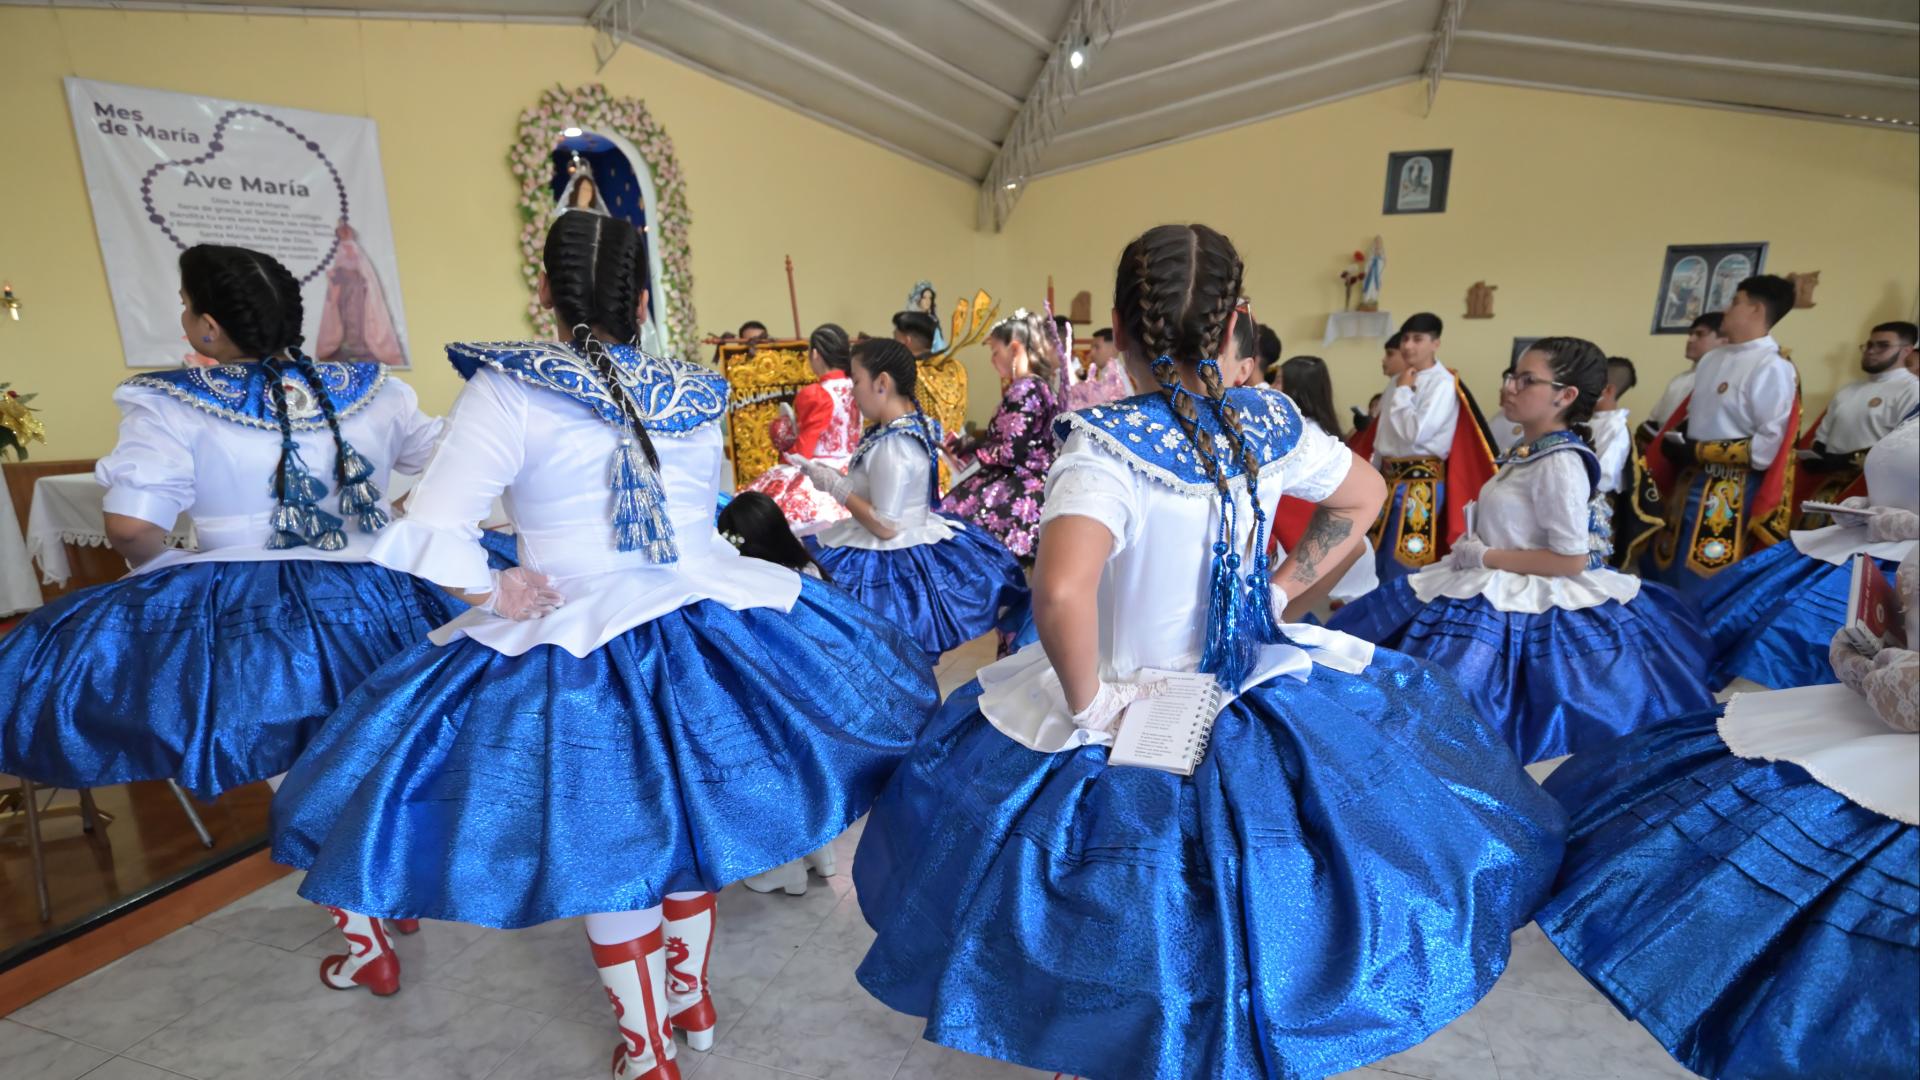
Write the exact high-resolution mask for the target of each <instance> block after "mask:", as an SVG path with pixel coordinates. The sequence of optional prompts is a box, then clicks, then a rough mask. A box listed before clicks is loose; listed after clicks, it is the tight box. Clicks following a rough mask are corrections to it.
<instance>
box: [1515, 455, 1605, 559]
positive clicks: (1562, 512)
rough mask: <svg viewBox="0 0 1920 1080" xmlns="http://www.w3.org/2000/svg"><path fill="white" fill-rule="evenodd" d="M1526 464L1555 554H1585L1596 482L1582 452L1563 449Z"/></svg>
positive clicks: (1541, 522) (1536, 510) (1546, 541)
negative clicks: (1589, 516) (1581, 456)
mask: <svg viewBox="0 0 1920 1080" xmlns="http://www.w3.org/2000/svg"><path fill="white" fill-rule="evenodd" d="M1526 468H1527V470H1528V472H1529V474H1530V475H1529V476H1528V480H1529V484H1530V486H1531V488H1532V492H1531V494H1532V496H1533V509H1534V513H1535V514H1536V515H1537V519H1536V520H1537V522H1538V525H1539V529H1540V533H1541V535H1542V537H1543V542H1544V544H1545V546H1546V548H1547V550H1548V551H1551V552H1553V553H1554V554H1555V555H1586V554H1587V553H1588V551H1589V550H1590V549H1589V545H1590V543H1591V537H1590V535H1589V530H1588V528H1587V518H1588V515H1589V514H1590V513H1592V509H1591V506H1590V502H1591V500H1592V498H1593V485H1592V483H1591V482H1589V481H1588V479H1587V467H1586V465H1584V464H1583V463H1582V462H1581V460H1580V456H1579V455H1578V454H1576V453H1574V452H1572V451H1561V452H1560V453H1557V454H1548V455H1546V456H1545V457H1544V458H1542V459H1541V460H1540V461H1537V462H1534V463H1533V464H1532V465H1530V466H1526Z"/></svg>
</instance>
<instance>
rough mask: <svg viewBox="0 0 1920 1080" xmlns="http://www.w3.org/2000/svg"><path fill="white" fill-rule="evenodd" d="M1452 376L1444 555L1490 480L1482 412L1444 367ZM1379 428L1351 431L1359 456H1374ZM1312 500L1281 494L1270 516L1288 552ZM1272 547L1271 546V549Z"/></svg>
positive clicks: (1304, 523)
mask: <svg viewBox="0 0 1920 1080" xmlns="http://www.w3.org/2000/svg"><path fill="white" fill-rule="evenodd" d="M1448 370H1449V372H1450V373H1451V374H1452V375H1453V392H1454V393H1455V394H1456V395H1457V396H1458V397H1459V399H1460V416H1459V418H1458V419H1457V420H1456V421H1455V422H1454V425H1453V443H1452V444H1451V446H1450V447H1449V448H1448V451H1447V495H1446V498H1447V528H1446V532H1445V534H1444V535H1443V536H1441V538H1440V551H1439V554H1442V555H1444V554H1446V552H1447V549H1448V548H1450V547H1452V546H1453V542H1454V541H1455V540H1458V539H1460V537H1461V536H1463V535H1465V533H1466V531H1467V504H1468V503H1470V502H1472V501H1473V500H1475V499H1477V498H1479V497H1480V488H1481V486H1482V485H1484V484H1485V483H1486V482H1487V481H1488V480H1491V479H1493V474H1494V469H1495V466H1494V464H1493V457H1494V455H1493V447H1492V444H1490V443H1489V442H1488V440H1487V421H1486V417H1485V416H1483V415H1482V414H1481V412H1480V405H1479V403H1478V402H1476V401H1474V400H1473V395H1472V394H1470V393H1468V392H1467V388H1466V385H1465V384H1464V383H1462V382H1461V381H1460V374H1459V372H1455V371H1452V369H1448ZM1379 429H1380V418H1379V417H1374V419H1373V422H1372V423H1370V424H1368V425H1367V426H1366V427H1365V428H1363V429H1361V430H1359V431H1356V432H1354V433H1353V437H1352V438H1350V439H1348V440H1347V447H1348V449H1351V450H1352V451H1353V452H1354V453H1355V454H1358V455H1359V456H1360V458H1361V460H1371V459H1372V458H1373V436H1374V432H1376V431H1378V430H1379ZM1313 507H1314V504H1313V503H1310V502H1307V501H1305V500H1303V499H1296V498H1293V497H1291V496H1286V495H1283V496H1281V497H1280V506H1279V507H1278V508H1277V509H1276V510H1275V511H1274V514H1273V535H1274V536H1275V537H1276V538H1277V539H1278V541H1279V542H1280V543H1281V544H1284V545H1285V546H1286V549H1287V550H1288V551H1292V550H1293V548H1294V545H1295V544H1297V543H1299V541H1300V537H1301V536H1302V535H1303V534H1304V533H1305V532H1306V529H1307V521H1308V519H1310V518H1311V517H1313ZM1268 550H1272V548H1271V545H1269V549H1268Z"/></svg>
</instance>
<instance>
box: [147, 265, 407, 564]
mask: <svg viewBox="0 0 1920 1080" xmlns="http://www.w3.org/2000/svg"><path fill="white" fill-rule="evenodd" d="M180 291H181V292H183V293H185V294H186V297H187V303H188V304H189V305H190V306H191V307H192V308H193V310H194V311H195V312H196V313H197V314H201V315H207V316H210V317H212V318H213V320H214V321H215V322H217V323H219V324H220V329H221V331H222V332H223V333H225V334H226V335H227V338H228V339H229V340H231V341H232V342H233V344H234V347H235V348H238V349H239V350H240V351H241V352H242V353H245V354H246V355H247V356H250V357H254V358H256V359H258V360H259V361H260V362H261V364H262V366H263V367H264V368H265V369H266V372H267V379H266V389H267V394H268V398H269V400H270V401H271V403H272V407H273V415H274V418H275V421H276V422H277V424H278V426H279V428H280V462H279V464H278V465H276V466H275V467H274V471H273V486H272V491H273V492H274V494H275V495H276V496H278V498H279V501H280V503H281V506H280V510H279V511H277V512H276V514H275V519H276V520H275V523H274V536H273V538H272V539H271V540H270V541H269V545H270V546H273V547H276V548H286V547H298V546H300V545H302V544H306V545H310V546H313V547H316V548H319V549H321V550H325V551H337V550H339V549H340V548H342V547H344V546H346V537H345V535H344V534H343V533H341V531H340V521H339V519H338V518H335V517H333V515H331V514H328V513H326V512H325V511H322V510H320V509H318V508H317V507H316V506H315V505H314V504H315V503H317V502H318V501H319V499H320V497H321V496H322V495H323V494H324V491H323V489H321V487H320V486H319V484H318V483H317V482H315V481H314V480H313V478H312V477H311V476H310V475H308V474H307V472H306V469H305V466H304V464H303V463H302V462H301V461H300V452H299V445H298V444H297V443H296V442H295V440H294V437H293V416H292V411H291V410H290V409H289V408H288V406H287V388H286V383H285V376H286V373H287V372H288V371H289V370H293V371H298V372H299V373H300V378H301V379H302V380H303V381H305V382H306V384H307V388H308V389H309V390H310V391H312V393H313V398H314V403H315V404H316V405H317V406H318V407H319V409H320V415H321V416H322V417H323V418H324V419H325V420H326V424H327V430H328V432H329V433H331V434H332V436H333V449H334V457H333V462H334V464H333V471H334V480H335V483H336V486H337V487H338V489H339V491H340V509H341V511H342V512H343V513H346V514H349V515H352V516H354V517H357V518H358V521H359V526H360V529H361V531H363V532H374V531H376V530H378V529H380V528H381V527H382V526H384V525H385V524H386V523H387V515H386V512H385V511H383V510H381V509H380V507H379V502H380V493H379V491H378V489H376V488H375V487H374V486H373V484H372V481H371V478H372V475H373V467H372V466H371V465H370V464H368V462H367V461H366V459H365V458H363V457H361V456H360V454H359V452H358V451H356V450H354V448H353V447H352V446H350V445H348V443H347V441H346V438H345V436H343V435H342V434H341V431H340V417H339V413H338V411H337V410H336V409H335V407H334V402H333V395H331V394H330V393H328V392H327V385H326V382H325V380H324V379H322V378H321V375H320V368H319V366H318V365H316V364H315V363H314V362H313V360H312V358H311V357H308V356H307V355H306V354H305V353H302V352H301V351H300V342H301V340H302V334H301V331H300V324H301V321H302V318H303V315H304V308H303V305H302V304H301V301H300V282H299V280H298V279H297V278H295V277H294V276H293V273H292V272H291V271H289V270H288V269H287V268H286V267H285V266H284V265H282V264H281V263H280V261H279V260H277V259H275V258H274V257H273V256H271V255H268V254H265V253H263V252H259V251H254V250H252V249H249V248H243V247H230V246H226V245H221V244H196V245H195V246H193V247H190V248H188V249H186V250H185V251H183V252H181V253H180Z"/></svg>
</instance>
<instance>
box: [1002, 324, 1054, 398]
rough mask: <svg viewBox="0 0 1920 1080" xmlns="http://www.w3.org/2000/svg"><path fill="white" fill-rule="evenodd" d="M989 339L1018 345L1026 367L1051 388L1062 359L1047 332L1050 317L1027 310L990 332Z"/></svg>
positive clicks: (1051, 336)
mask: <svg viewBox="0 0 1920 1080" xmlns="http://www.w3.org/2000/svg"><path fill="white" fill-rule="evenodd" d="M987 336H988V337H991V338H993V340H995V341H997V342H999V343H1000V344H1002V345H1011V344H1013V343H1014V342H1016V341H1017V342H1019V343H1020V347H1021V348H1023V349H1025V350H1026V352H1027V363H1028V365H1030V366H1031V367H1032V368H1033V373H1034V374H1035V375H1037V376H1039V378H1040V381H1041V382H1043V383H1046V384H1047V385H1048V386H1052V385H1053V382H1054V379H1055V378H1056V377H1057V376H1058V375H1059V372H1060V356H1059V351H1058V349H1057V347H1056V346H1055V345H1054V343H1053V342H1054V335H1053V334H1052V333H1050V332H1049V331H1048V327H1047V317H1046V316H1045V315H1042V314H1041V313H1039V312H1037V311H1028V310H1026V309H1025V308H1022V309H1020V310H1019V311H1016V312H1014V313H1013V314H1012V315H1009V316H1007V317H1006V318H1004V319H1001V320H1000V321H999V322H997V323H995V324H994V325H993V329H991V330H989V331H987Z"/></svg>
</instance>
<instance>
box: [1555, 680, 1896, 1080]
mask: <svg viewBox="0 0 1920 1080" xmlns="http://www.w3.org/2000/svg"><path fill="white" fill-rule="evenodd" d="M1716 719H1717V716H1716V714H1715V713H1714V712H1711V711H1709V712H1702V713H1696V714H1694V715H1692V716H1688V717H1684V718H1682V719H1679V720H1675V721H1672V722H1670V723H1667V724H1662V725H1660V726H1658V727H1652V728H1648V729H1647V730H1645V731H1642V732H1640V733H1638V734H1636V735H1633V736H1631V737H1629V738H1626V739H1622V740H1620V741H1619V742H1617V743H1615V744H1613V745H1612V746H1609V747H1607V748H1605V749H1603V750H1599V751H1596V752H1595V753H1592V754H1580V755H1576V756H1575V757H1574V758H1573V760H1571V761H1569V762H1568V763H1567V764H1565V765H1562V766H1561V767H1560V768H1559V770H1558V771H1556V772H1555V773H1554V774H1553V775H1552V776H1551V777H1549V778H1548V779H1547V783H1546V788H1547V790H1548V791H1549V792H1550V793H1552V794H1553V795H1554V796H1555V797H1556V798H1558V799H1559V800H1560V801H1561V802H1562V803H1563V804H1564V805H1565V806H1566V808H1567V810H1568V813H1569V814H1570V815H1571V822H1572V829H1571V832H1570V834H1569V836H1568V839H1567V859H1566V865H1565V866H1564V867H1563V868H1562V869H1561V871H1560V880H1559V882H1558V884H1557V886H1556V892H1555V895H1554V897H1553V899H1551V900H1549V901H1548V902H1547V904H1546V906H1545V907H1544V908H1542V909H1541V911H1540V914H1539V920H1540V928H1541V929H1542V930H1544V931H1546V934H1547V937H1548V938H1550V939H1551V940H1552V941H1553V943H1554V944H1555V945H1556V946H1558V947H1559V949H1560V951H1561V952H1562V953H1563V954H1565V955H1566V958H1567V960H1568V961H1570V962H1571V963H1572V964H1573V966H1574V967H1576V968H1578V969H1580V971H1581V972H1582V973H1583V974H1585V975H1586V977H1587V978H1588V980H1590V981H1591V982H1592V983H1593V984H1594V985H1595V986H1597V987H1599V988H1600V990H1601V991H1602V992H1604V993H1605V994H1606V995H1607V996H1608V997H1609V998H1612V999H1613V1002H1614V1004H1615V1005H1617V1006H1619V1008H1620V1010H1621V1011H1622V1012H1624V1013H1626V1014H1627V1015H1628V1016H1630V1017H1632V1018H1633V1019H1635V1020H1638V1021H1639V1022H1640V1023H1641V1024H1642V1025H1644V1026H1645V1027H1646V1029H1647V1030H1648V1031H1650V1032H1652V1033H1653V1035H1654V1037H1655V1038H1657V1039H1659V1040H1660V1042H1661V1044H1662V1045H1663V1046H1665V1047H1666V1048H1667V1051H1668V1052H1669V1053H1671V1054H1672V1055H1673V1056H1674V1058H1675V1059H1677V1060H1678V1061H1679V1062H1680V1063H1681V1064H1682V1065H1685V1066H1686V1067H1687V1068H1689V1069H1692V1070H1693V1071H1695V1072H1697V1073H1700V1074H1702V1075H1704V1076H1713V1077H1727V1078H1739V1080H1746V1078H1753V1080H1758V1078H1762V1077H1789V1076H1793V1077H1798V1076H1806V1077H1847V1078H1848V1080H1878V1078H1887V1080H1893V1078H1896V1077H1897V1078H1900V1080H1911V1078H1912V1077H1913V1075H1914V1069H1915V1063H1916V1062H1920V1009H1916V1007H1915V1003H1916V1002H1920V830H1916V829H1915V828H1914V827H1913V826H1911V825H1902V824H1900V823H1899V822H1897V821H1894V820H1893V819H1892V818H1887V817H1882V816H1881V815H1879V814H1876V813H1874V812H1873V811H1871V810H1868V809H1866V808H1864V807H1862V806H1859V805H1857V804H1855V803H1852V802H1849V801H1848V800H1847V799H1846V798H1845V797H1843V796H1841V795H1839V794H1837V793H1836V792H1834V791H1832V790H1830V789H1828V788H1826V787H1823V786H1821V785H1820V784H1819V783H1816V782H1815V781H1814V779H1813V778H1812V777H1811V776H1809V775H1807V773H1806V772H1805V770H1803V769H1801V768H1800V767H1798V766H1796V765H1789V764H1785V763H1776V762H1764V761H1749V760H1746V759H1744V758H1738V757H1735V756H1733V754H1732V753H1730V752H1729V751H1728V750H1727V747H1726V744H1725V743H1723V742H1721V741H1720V737H1719V735H1718V734H1717V733H1716V731H1715V726H1714V725H1715V722H1716Z"/></svg>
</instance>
